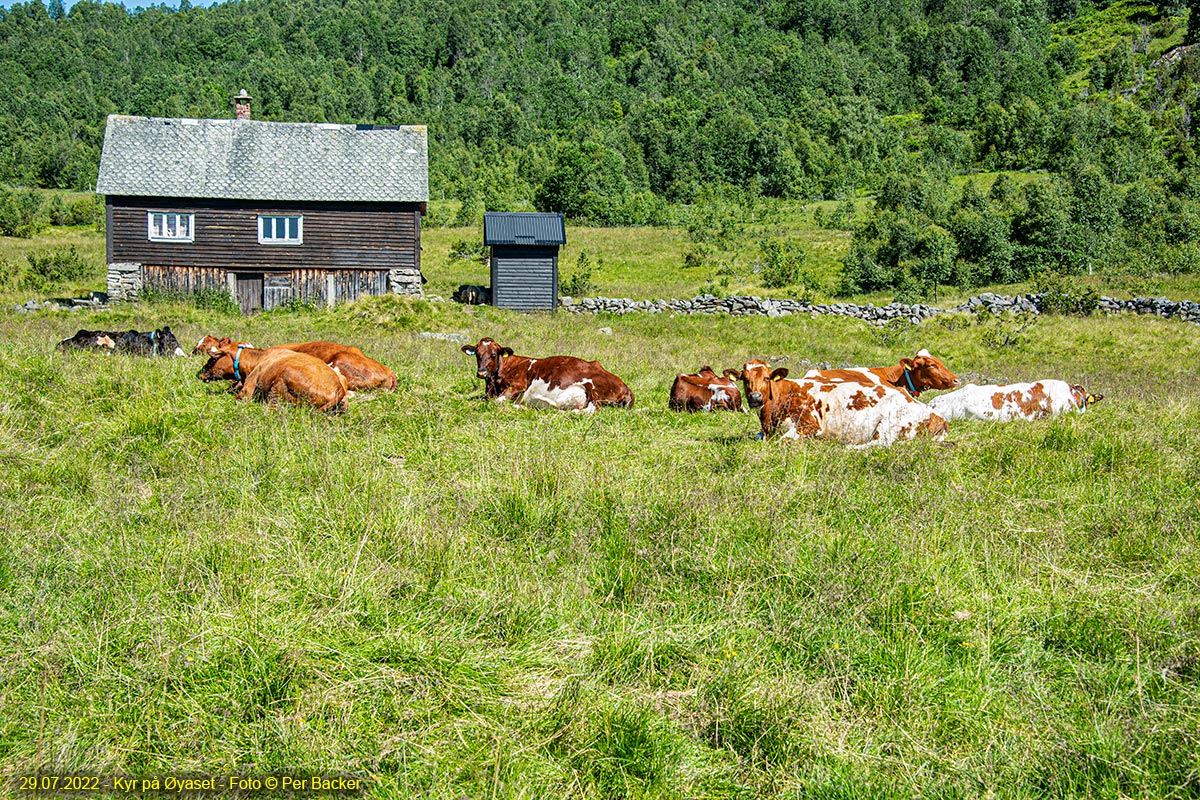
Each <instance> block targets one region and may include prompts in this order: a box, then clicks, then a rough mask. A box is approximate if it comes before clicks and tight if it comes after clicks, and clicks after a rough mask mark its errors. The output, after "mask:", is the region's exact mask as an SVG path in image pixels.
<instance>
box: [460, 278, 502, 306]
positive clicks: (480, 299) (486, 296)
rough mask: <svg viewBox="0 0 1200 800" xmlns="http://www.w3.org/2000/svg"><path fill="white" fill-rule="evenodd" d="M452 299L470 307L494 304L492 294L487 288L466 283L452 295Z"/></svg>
mask: <svg viewBox="0 0 1200 800" xmlns="http://www.w3.org/2000/svg"><path fill="white" fill-rule="evenodd" d="M450 299H451V300H453V301H454V302H456V303H464V304H466V305H469V306H486V305H488V304H490V303H491V302H492V293H491V291H490V290H489V289H488V288H487V287H486V286H474V285H471V284H468V283H464V284H463V285H461V286H459V287H458V290H457V291H455V292H454V293H452V294H451V295H450Z"/></svg>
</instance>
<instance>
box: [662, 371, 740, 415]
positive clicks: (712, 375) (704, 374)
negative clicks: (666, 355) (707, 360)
mask: <svg viewBox="0 0 1200 800" xmlns="http://www.w3.org/2000/svg"><path fill="white" fill-rule="evenodd" d="M731 373H732V374H734V375H736V374H737V373H736V371H735V370H730V369H727V370H725V374H724V375H718V374H717V373H716V372H714V371H713V368H712V367H709V366H704V367H701V368H700V371H699V372H698V373H696V374H695V375H681V374H676V375H675V383H673V384H671V397H670V399H669V400H668V401H667V407H668V408H670V409H671V410H672V411H713V410H718V409H723V410H726V411H741V410H742V393H741V392H739V391H738V388H737V384H736V383H735V382H734V381H733V380H732V379H731V378H730V377H729V375H730V374H731Z"/></svg>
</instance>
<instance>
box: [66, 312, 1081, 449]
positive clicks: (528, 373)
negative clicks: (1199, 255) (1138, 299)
mask: <svg viewBox="0 0 1200 800" xmlns="http://www.w3.org/2000/svg"><path fill="white" fill-rule="evenodd" d="M58 349H60V350H73V349H91V350H101V351H104V352H110V353H111V352H125V353H132V354H136V355H149V356H156V355H157V356H183V355H185V353H184V351H183V349H182V348H181V347H180V346H179V342H178V341H176V339H175V336H174V335H173V334H172V333H171V329H170V328H169V327H164V328H160V329H158V330H155V331H150V332H147V333H140V332H138V331H125V332H119V333H116V332H109V331H86V330H81V331H79V332H78V333H76V334H75V335H74V336H73V337H71V338H69V339H64V340H62V341H61V342H59V343H58ZM462 351H463V352H464V353H466V354H467V355H470V356H474V357H475V361H476V372H475V374H476V376H477V377H479V378H480V379H482V380H483V382H484V394H485V396H486V397H487V398H488V399H491V400H496V401H500V402H505V401H508V402H511V403H512V404H513V405H516V406H525V407H529V408H550V409H560V410H573V411H583V412H591V411H595V410H596V409H597V408H598V407H600V406H617V407H621V408H632V407H633V392H632V391H630V389H629V387H628V386H627V385H625V382H624V381H622V380H621V379H620V378H618V377H617V376H616V375H614V374H612V373H611V372H609V371H608V370H606V369H604V367H602V366H601V365H600V363H599V362H597V361H585V360H584V359H581V358H575V357H573V356H549V357H546V358H531V357H528V356H519V355H516V354H515V353H514V352H513V350H512V348H509V347H503V346H501V345H500V344H499V343H497V342H496V341H494V340H493V339H490V338H485V339H481V340H480V341H479V343H478V344H475V345H463V347H462ZM192 353H193V354H200V355H204V356H207V357H208V361H207V363H206V364H205V365H204V367H203V369H201V370H200V372H199V374H198V377H199V378H200V379H201V380H204V381H223V380H227V381H231V382H232V389H231V391H233V392H235V393H236V395H237V398H238V399H247V398H252V399H260V400H265V401H266V402H268V403H272V402H279V401H284V402H289V403H297V404H302V405H311V406H313V407H314V408H316V409H318V410H320V411H344V410H345V408H346V402H347V400H349V399H350V398H351V397H353V396H354V393H355V392H359V391H369V390H376V389H381V390H388V391H390V390H392V389H395V388H396V373H394V372H393V371H392V370H390V369H388V368H387V367H386V366H384V365H383V364H381V363H379V362H378V361H375V360H374V359H372V358H369V357H368V356H366V355H365V354H364V353H363V351H362V350H360V349H359V348H357V347H354V346H352V345H343V344H338V343H337V342H325V341H317V342H292V343H289V344H282V345H275V346H273V347H269V348H261V349H260V348H256V347H253V346H251V345H250V344H249V343H248V342H235V341H233V340H231V339H230V338H228V337H222V338H217V337H214V336H205V337H204V338H203V339H201V340H200V342H199V343H198V344H197V345H196V347H195V348H194V349H193V350H192ZM960 383H961V381H960V380H959V379H958V377H957V376H956V375H954V373H952V372H951V371H950V370H949V369H947V368H946V365H945V364H943V363H942V361H941V360H940V359H938V358H936V357H934V356H933V355H932V354H930V353H929V351H927V350H922V351H920V352H919V353H917V355H916V356H915V357H914V358H902V359H900V363H899V364H897V365H896V366H891V367H871V368H866V367H863V368H859V367H854V368H846V369H828V370H817V369H814V370H809V371H808V372H807V373H805V374H804V376H803V377H801V378H792V377H789V373H788V370H787V369H786V368H783V367H779V368H777V369H772V368H771V367H770V365H768V364H766V363H765V362H763V361H759V360H752V361H748V362H746V363H745V364H743V365H742V367H741V369H732V368H731V369H726V370H725V371H724V372H723V373H721V374H719V375H718V374H717V373H716V372H715V371H714V370H713V369H712V368H711V367H708V366H705V367H702V368H701V369H700V371H699V372H697V373H694V374H689V375H684V374H677V375H676V376H675V382H674V384H673V385H672V386H671V393H670V397H669V399H668V403H667V404H668V407H669V408H671V409H672V410H675V411H685V412H693V411H717V410H726V411H741V410H742V408H743V407H742V396H743V394H744V395H745V397H746V402H747V405H748V406H749V407H750V408H755V409H758V415H759V421H760V422H761V427H762V434H761V435H762V436H763V437H764V438H765V437H770V436H778V437H779V438H781V439H801V438H810V437H821V438H826V439H831V440H833V441H837V442H841V443H842V444H846V445H849V446H852V447H878V446H888V445H891V444H894V443H895V442H897V441H901V440H905V439H911V438H913V437H915V436H918V435H928V436H932V437H934V438H935V439H938V440H941V439H943V438H945V436H946V433H947V431H948V423H949V422H952V421H954V420H960V419H980V420H990V421H993V422H1009V421H1012V420H1019V419H1025V420H1030V419H1040V418H1042V417H1049V416H1053V415H1056V414H1061V413H1063V412H1066V411H1080V412H1083V411H1086V410H1087V408H1088V406H1089V405H1090V404H1092V403H1095V402H1097V401H1099V400H1101V399H1102V398H1103V395H1100V394H1091V393H1089V392H1088V391H1086V390H1085V389H1084V388H1083V387H1082V386H1079V385H1073V384H1069V383H1067V382H1066V381H1061V380H1040V381H1034V382H1030V383H1011V384H992V385H987V386H978V385H975V384H968V385H967V386H963V387H961V388H959V385H960ZM739 384H740V388H739ZM931 390H941V391H946V393H945V394H942V395H939V396H938V397H936V398H934V399H933V400H932V401H931V402H930V403H928V404H926V403H923V402H921V401H920V400H918V399H917V398H918V397H920V395H921V393H922V392H925V391H931Z"/></svg>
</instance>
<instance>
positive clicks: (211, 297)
mask: <svg viewBox="0 0 1200 800" xmlns="http://www.w3.org/2000/svg"><path fill="white" fill-rule="evenodd" d="M192 303H194V304H195V306H196V308H198V309H201V310H203V311H218V312H220V313H222V314H238V313H241V308H240V307H239V306H238V304H237V301H236V300H234V299H233V296H232V295H230V294H229V292H227V291H224V290H223V289H197V290H196V292H195V293H194V294H193V295H192Z"/></svg>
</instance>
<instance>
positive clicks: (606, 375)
mask: <svg viewBox="0 0 1200 800" xmlns="http://www.w3.org/2000/svg"><path fill="white" fill-rule="evenodd" d="M525 378H526V385H525V388H524V390H523V391H522V393H521V394H520V395H519V396H518V398H517V402H518V403H520V404H521V405H527V406H530V407H533V408H557V409H563V410H576V411H587V410H591V409H594V408H597V407H599V406H622V407H624V408H631V407H632V406H633V392H632V391H631V390H630V388H629V387H628V386H626V385H625V382H624V381H623V380H621V379H620V378H618V377H617V376H616V375H614V374H612V373H611V372H609V371H608V370H606V369H604V367H603V366H601V365H600V362H598V361H585V360H583V359H582V358H575V357H574V356H550V357H549V358H531V359H529V361H528V364H527V365H526V367H525Z"/></svg>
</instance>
